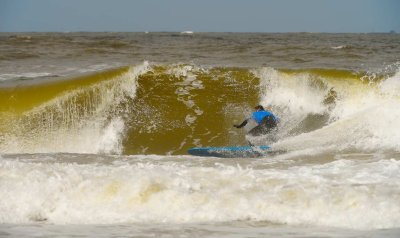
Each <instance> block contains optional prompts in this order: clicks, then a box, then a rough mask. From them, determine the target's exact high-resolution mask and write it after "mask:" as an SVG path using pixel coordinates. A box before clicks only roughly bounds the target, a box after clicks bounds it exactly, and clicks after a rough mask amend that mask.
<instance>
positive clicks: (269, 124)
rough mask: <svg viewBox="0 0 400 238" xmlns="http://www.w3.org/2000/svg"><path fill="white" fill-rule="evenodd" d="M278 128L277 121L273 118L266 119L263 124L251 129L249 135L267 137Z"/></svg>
mask: <svg viewBox="0 0 400 238" xmlns="http://www.w3.org/2000/svg"><path fill="white" fill-rule="evenodd" d="M276 126H277V124H276V121H275V119H274V118H273V117H272V116H267V117H265V118H264V119H263V120H262V121H261V124H260V125H258V126H256V127H254V128H253V129H251V130H250V131H249V132H248V134H249V135H252V136H260V135H265V134H268V133H270V132H271V130H272V129H274V128H275V127H276Z"/></svg>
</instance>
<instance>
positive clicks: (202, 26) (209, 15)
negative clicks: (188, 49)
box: [0, 0, 400, 32]
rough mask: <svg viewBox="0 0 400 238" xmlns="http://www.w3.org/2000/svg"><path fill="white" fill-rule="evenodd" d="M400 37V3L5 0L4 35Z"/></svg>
mask: <svg viewBox="0 0 400 238" xmlns="http://www.w3.org/2000/svg"><path fill="white" fill-rule="evenodd" d="M187 30H190V31H195V32H388V31H390V30H395V31H396V32H400V0H241V1H239V0H0V31H2V32H19V31H61V32H65V31H139V32H143V31H150V32H151V31H178V32H180V31H187Z"/></svg>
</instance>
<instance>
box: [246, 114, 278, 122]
mask: <svg viewBox="0 0 400 238" xmlns="http://www.w3.org/2000/svg"><path fill="white" fill-rule="evenodd" d="M267 116H272V117H273V118H274V120H275V121H276V117H275V116H274V114H272V113H271V112H269V111H257V112H253V115H252V116H251V118H252V119H254V120H255V121H256V122H257V124H261V122H262V120H263V119H264V118H265V117H267Z"/></svg>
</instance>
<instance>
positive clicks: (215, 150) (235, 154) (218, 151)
mask: <svg viewBox="0 0 400 238" xmlns="http://www.w3.org/2000/svg"><path fill="white" fill-rule="evenodd" d="M270 149H271V147H269V146H266V145H263V146H231V147H196V148H191V149H189V150H188V153H189V154H191V155H196V156H212V157H221V158H256V157H261V156H263V155H266V154H267V153H268V150H270Z"/></svg>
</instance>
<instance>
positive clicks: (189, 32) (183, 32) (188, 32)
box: [181, 31, 194, 34]
mask: <svg viewBox="0 0 400 238" xmlns="http://www.w3.org/2000/svg"><path fill="white" fill-rule="evenodd" d="M193 33H194V32H193V31H182V32H181V34H193Z"/></svg>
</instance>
